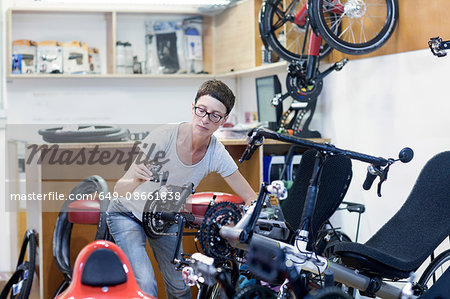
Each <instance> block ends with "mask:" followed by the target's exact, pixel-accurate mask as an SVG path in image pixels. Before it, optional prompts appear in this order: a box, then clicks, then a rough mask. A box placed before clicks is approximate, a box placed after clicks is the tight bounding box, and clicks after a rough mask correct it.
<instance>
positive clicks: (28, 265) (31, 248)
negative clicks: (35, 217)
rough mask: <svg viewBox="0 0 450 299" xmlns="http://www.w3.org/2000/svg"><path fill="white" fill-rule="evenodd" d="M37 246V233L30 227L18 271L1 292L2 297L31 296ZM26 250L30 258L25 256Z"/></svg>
mask: <svg viewBox="0 0 450 299" xmlns="http://www.w3.org/2000/svg"><path fill="white" fill-rule="evenodd" d="M36 247H37V240H36V234H35V233H34V231H33V230H31V229H29V230H27V231H26V232H25V236H24V238H23V242H22V247H21V249H20V253H19V259H18V261H17V267H16V271H15V272H14V273H13V275H12V276H11V277H10V278H9V280H8V282H7V283H6V284H5V286H4V288H3V290H2V292H1V293H0V298H1V299H3V298H8V297H10V298H16V299H27V298H28V297H29V296H30V293H31V286H32V284H33V277H34V271H35V266H36ZM26 252H28V258H26V257H25V253H26Z"/></svg>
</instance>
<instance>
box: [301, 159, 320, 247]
mask: <svg viewBox="0 0 450 299" xmlns="http://www.w3.org/2000/svg"><path fill="white" fill-rule="evenodd" d="M323 159H324V158H323V156H322V153H321V152H320V151H318V152H317V155H316V158H315V161H314V169H313V174H312V177H311V181H310V183H309V187H308V192H307V193H306V200H305V205H304V207H303V214H302V222H301V224H300V227H299V229H298V231H297V236H296V237H295V246H296V247H297V248H298V250H299V251H300V252H305V251H306V247H307V245H308V241H309V232H310V229H311V223H312V218H313V215H314V209H315V206H316V200H317V194H318V191H319V179H320V173H321V166H322V163H323Z"/></svg>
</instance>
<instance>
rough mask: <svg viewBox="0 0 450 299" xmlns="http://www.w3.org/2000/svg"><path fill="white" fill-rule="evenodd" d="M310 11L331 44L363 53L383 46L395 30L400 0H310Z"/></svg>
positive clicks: (341, 48) (338, 48)
mask: <svg viewBox="0 0 450 299" xmlns="http://www.w3.org/2000/svg"><path fill="white" fill-rule="evenodd" d="M309 13H310V17H311V23H312V24H313V26H314V27H315V28H316V29H317V31H318V32H319V33H320V35H321V36H322V37H323V39H324V40H325V41H326V42H327V43H329V44H330V46H331V47H333V48H335V49H336V50H338V51H340V52H343V53H346V54H351V55H362V54H366V53H369V52H372V51H375V50H376V49H378V48H380V47H381V46H382V45H383V44H384V43H385V42H386V41H387V40H388V39H389V37H390V36H391V35H392V33H393V32H394V29H395V24H396V23H397V19H398V0H310V8H309ZM335 14H338V16H339V17H338V18H337V19H336V16H335ZM331 15H332V16H331ZM339 26H340V30H339V31H338V33H336V30H335V29H336V28H337V27H339Z"/></svg>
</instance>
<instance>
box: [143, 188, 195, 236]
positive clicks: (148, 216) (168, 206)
mask: <svg viewBox="0 0 450 299" xmlns="http://www.w3.org/2000/svg"><path fill="white" fill-rule="evenodd" d="M191 190H192V185H191V184H188V185H183V186H182V187H179V186H172V185H170V186H166V185H164V186H161V187H160V188H159V189H158V190H156V191H155V192H153V193H152V195H151V196H150V197H149V198H148V199H147V201H146V202H145V206H144V211H143V213H142V226H143V228H144V232H145V234H146V235H147V237H149V238H152V239H156V238H159V237H162V236H167V235H176V233H168V232H167V231H168V230H169V228H170V226H171V225H172V224H173V223H170V222H167V221H164V220H161V219H159V218H158V217H156V214H157V213H158V212H178V211H180V209H182V207H183V206H184V205H185V203H186V199H187V197H188V196H189V195H190V194H191ZM168 194H169V195H173V194H179V196H180V198H179V199H178V200H172V199H170V200H169V199H168V197H167V195H168ZM162 198H165V199H164V200H163V199H162Z"/></svg>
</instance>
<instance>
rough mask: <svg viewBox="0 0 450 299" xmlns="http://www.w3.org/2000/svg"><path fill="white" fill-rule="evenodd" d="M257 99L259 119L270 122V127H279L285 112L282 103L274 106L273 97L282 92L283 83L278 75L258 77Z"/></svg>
mask: <svg viewBox="0 0 450 299" xmlns="http://www.w3.org/2000/svg"><path fill="white" fill-rule="evenodd" d="M255 81H256V100H257V104H258V121H259V122H268V125H269V128H271V129H275V128H276V129H277V128H278V124H279V122H280V119H281V114H282V113H283V107H282V105H278V106H277V107H272V99H273V98H274V97H275V95H276V94H280V93H281V83H280V80H279V79H278V76H277V75H273V76H267V77H260V78H256V79H255Z"/></svg>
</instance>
